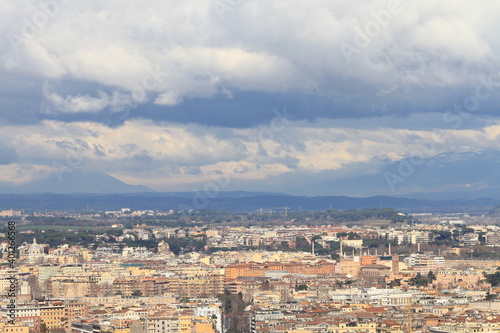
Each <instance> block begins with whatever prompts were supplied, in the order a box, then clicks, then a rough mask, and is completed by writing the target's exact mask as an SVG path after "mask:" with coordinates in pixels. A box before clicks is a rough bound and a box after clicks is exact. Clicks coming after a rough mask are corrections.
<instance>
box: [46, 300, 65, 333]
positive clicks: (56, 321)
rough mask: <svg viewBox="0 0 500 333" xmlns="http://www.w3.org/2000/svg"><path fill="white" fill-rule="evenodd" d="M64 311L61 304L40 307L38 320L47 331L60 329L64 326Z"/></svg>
mask: <svg viewBox="0 0 500 333" xmlns="http://www.w3.org/2000/svg"><path fill="white" fill-rule="evenodd" d="M64 318H66V309H65V307H64V304H62V303H60V304H59V303H54V304H44V305H40V319H41V322H42V324H45V325H46V326H47V329H52V328H61V327H63V326H64V324H65V322H64V320H63V319H64Z"/></svg>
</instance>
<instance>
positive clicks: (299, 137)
mask: <svg viewBox="0 0 500 333" xmlns="http://www.w3.org/2000/svg"><path fill="white" fill-rule="evenodd" d="M499 10H500V3H494V2H491V1H479V2H474V3H471V2H468V1H462V0H460V1H453V2H452V1H441V2H439V3H436V2H435V1H430V0H423V1H418V2H414V1H413V2H411V1H397V0H390V1H382V0H372V1H370V2H368V3H366V2H363V3H359V4H357V3H346V2H345V1H340V0H339V1H337V0H335V1H332V0H317V1H306V0H297V1H293V2H290V1H286V0H272V1H267V0H256V1H248V0H239V1H229V0H214V1H206V0H193V1H189V2H179V1H173V0H169V1H156V0H155V1H149V2H148V3H147V4H146V5H145V4H139V3H136V2H133V1H127V2H123V1H115V0H111V1H107V2H106V3H103V2H98V1H95V0H90V1H84V2H70V1H67V0H41V1H37V2H35V1H29V0H21V1H17V2H15V3H14V2H12V1H7V0H0V22H1V23H0V36H1V37H2V38H1V39H0V51H1V52H2V55H3V56H2V59H1V61H0V86H1V88H0V124H1V125H2V127H1V128H0V136H1V139H2V141H1V142H2V145H1V146H0V163H1V169H2V170H3V171H2V176H1V177H2V179H0V181H8V182H13V183H21V182H27V181H30V180H32V179H36V178H39V177H42V176H43V175H45V174H47V173H48V172H51V170H57V169H60V168H64V167H70V168H88V169H91V170H95V171H101V172H105V173H109V174H111V175H114V176H116V177H118V178H120V179H121V180H123V181H126V182H129V183H133V184H143V185H147V186H149V187H151V188H153V189H155V190H191V189H192V188H193V186H201V185H203V184H204V183H206V182H207V181H210V180H211V179H213V178H214V177H217V176H219V177H224V176H229V177H231V179H232V180H233V182H232V183H231V185H228V186H227V189H238V188H237V187H238V186H242V188H241V189H245V188H249V185H248V184H252V186H254V187H258V186H261V187H262V188H263V189H265V190H271V191H280V190H286V189H285V187H284V185H283V184H278V183H273V179H275V177H277V176H283V175H289V176H290V179H293V177H294V176H295V177H296V181H297V184H300V181H299V180H300V178H301V175H303V174H312V175H321V174H322V172H329V175H330V176H329V177H342V176H345V175H346V174H350V173H356V172H357V173H359V174H365V173H366V174H368V173H373V172H375V170H377V168H379V167H380V166H381V165H383V164H384V163H389V162H390V161H395V160H396V161H397V160H401V159H402V158H404V157H405V156H412V155H419V154H420V155H422V154H425V155H426V157H430V156H433V155H436V154H439V153H441V152H445V151H451V150H455V149H457V150H462V151H464V150H465V151H474V150H477V149H492V150H500V147H498V146H499V140H498V139H499V138H498V135H499V124H498V120H497V118H496V117H497V115H496V112H497V105H498V102H499V96H500V94H499V91H500V75H499V73H500V66H499V64H500V52H499V51H500V37H498V34H497V33H496V32H497V31H498V19H497V17H496V15H495V13H497V12H499ZM274 108H276V109H275V110H278V111H277V112H278V114H277V112H275V111H273V109H274ZM284 108H286V109H287V110H288V114H286V113H283V109H284ZM361 164H362V165H364V166H363V167H354V166H355V165H356V166H359V165H361ZM331 172H335V173H331ZM238 180H241V181H242V183H240V182H238ZM245 181H246V182H247V183H245ZM252 182H253V183H252ZM200 184H201V185H200ZM297 186H298V185H297Z"/></svg>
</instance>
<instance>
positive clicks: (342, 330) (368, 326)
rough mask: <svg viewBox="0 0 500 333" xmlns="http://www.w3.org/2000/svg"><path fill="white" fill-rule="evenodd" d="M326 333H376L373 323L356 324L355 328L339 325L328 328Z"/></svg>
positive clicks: (345, 324)
mask: <svg viewBox="0 0 500 333" xmlns="http://www.w3.org/2000/svg"><path fill="white" fill-rule="evenodd" d="M328 332H332V333H357V332H359V333H361V332H363V333H376V332H377V325H376V324H375V323H358V324H357V325H356V326H351V325H348V323H339V325H338V326H330V327H328Z"/></svg>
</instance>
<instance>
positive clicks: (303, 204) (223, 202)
mask: <svg viewBox="0 0 500 333" xmlns="http://www.w3.org/2000/svg"><path fill="white" fill-rule="evenodd" d="M496 204H498V201H495V200H492V199H476V200H423V199H408V198H396V197H386V196H374V197H367V198H352V197H341V196H318V197H304V196H291V195H279V194H275V195H262V193H251V192H247V193H245V195H242V193H241V192H238V193H236V194H235V195H234V196H233V194H232V192H224V193H221V195H219V196H216V197H211V198H208V197H203V196H202V195H201V196H200V193H193V192H186V193H182V195H181V194H175V193H154V192H148V193H127V194H85V193H83V194H0V209H17V210H21V209H27V210H28V211H29V210H32V209H34V210H60V211H63V210H65V211H72V210H74V211H83V210H92V211H103V210H119V209H121V208H131V209H132V210H143V209H151V210H162V211H167V210H170V209H173V210H175V211H189V210H201V209H212V210H229V211H235V212H256V211H259V210H260V209H265V210H273V211H284V210H285V209H287V210H288V211H298V210H316V211H325V210H327V209H338V210H345V209H362V208H394V209H398V210H401V211H403V212H447V213H448V212H469V213H471V212H472V213H476V212H478V213H486V212H488V211H490V210H491V209H492V208H493V207H494V206H495V205H496ZM285 207H287V208H285Z"/></svg>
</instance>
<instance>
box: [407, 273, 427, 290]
mask: <svg viewBox="0 0 500 333" xmlns="http://www.w3.org/2000/svg"><path fill="white" fill-rule="evenodd" d="M408 283H409V284H410V285H411V286H417V287H425V286H427V285H428V284H429V280H427V278H424V277H422V274H420V273H417V275H415V276H414V277H412V278H411V279H410V280H409V281H408Z"/></svg>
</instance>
